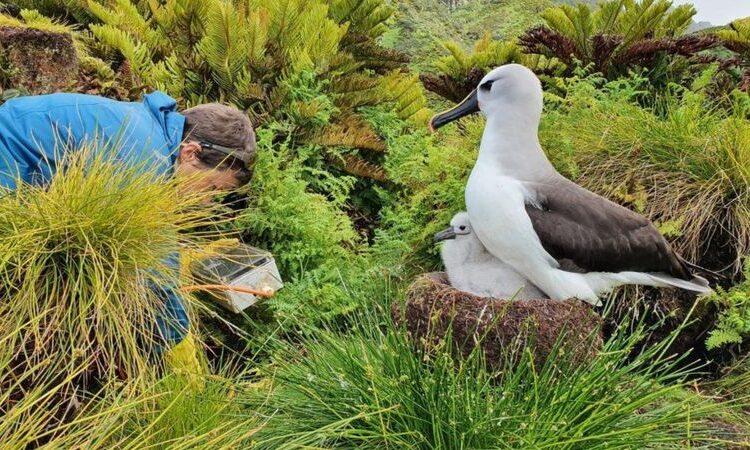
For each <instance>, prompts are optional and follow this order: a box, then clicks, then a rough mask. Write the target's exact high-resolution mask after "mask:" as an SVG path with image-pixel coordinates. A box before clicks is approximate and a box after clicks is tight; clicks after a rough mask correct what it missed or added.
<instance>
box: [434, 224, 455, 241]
mask: <svg viewBox="0 0 750 450" xmlns="http://www.w3.org/2000/svg"><path fill="white" fill-rule="evenodd" d="M455 238H456V232H455V231H453V228H452V227H451V228H446V229H445V230H443V231H441V232H439V233H436V234H435V242H436V243H437V242H443V241H447V240H449V239H455Z"/></svg>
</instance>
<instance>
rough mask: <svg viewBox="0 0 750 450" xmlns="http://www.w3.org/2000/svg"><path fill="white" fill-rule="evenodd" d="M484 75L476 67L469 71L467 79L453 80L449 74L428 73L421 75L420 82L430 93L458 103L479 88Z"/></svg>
mask: <svg viewBox="0 0 750 450" xmlns="http://www.w3.org/2000/svg"><path fill="white" fill-rule="evenodd" d="M484 75H485V72H484V70H482V69H479V68H477V67H474V68H473V69H471V70H470V71H469V74H468V75H467V77H466V78H464V79H461V80H456V79H454V78H451V77H450V76H449V75H447V74H440V75H433V74H428V73H423V74H420V75H419V80H420V81H421V82H422V85H424V87H425V89H427V90H428V91H430V92H434V93H435V94H437V95H439V96H441V97H443V98H445V99H448V100H450V101H452V102H454V103H458V102H460V101H461V100H463V99H464V98H466V96H467V95H469V93H470V92H471V91H472V90H473V89H474V88H476V87H477V85H478V84H479V82H480V81H481V80H482V78H483V77H484Z"/></svg>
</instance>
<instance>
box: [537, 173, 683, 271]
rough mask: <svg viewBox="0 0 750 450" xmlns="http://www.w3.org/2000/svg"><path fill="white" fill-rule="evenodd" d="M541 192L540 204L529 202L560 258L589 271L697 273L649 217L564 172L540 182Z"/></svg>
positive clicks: (543, 234)
mask: <svg viewBox="0 0 750 450" xmlns="http://www.w3.org/2000/svg"><path fill="white" fill-rule="evenodd" d="M535 193H536V195H537V200H538V203H539V207H538V206H536V205H526V212H527V213H528V215H529V217H530V218H531V222H532V224H533V226H534V230H535V231H536V233H537V235H538V236H539V239H540V240H541V242H542V246H544V249H545V250H547V252H548V253H549V254H550V255H552V257H554V258H555V259H557V260H560V261H562V262H568V263H570V262H572V263H573V265H575V266H577V267H579V268H581V269H583V270H585V271H587V272H623V271H634V272H661V273H666V274H669V275H671V276H673V277H676V278H681V279H684V280H690V279H691V278H692V276H691V274H690V272H689V270H688V268H687V267H686V266H685V264H684V263H683V262H682V261H681V259H680V258H679V256H677V254H676V253H675V252H674V250H672V248H671V246H670V245H669V243H668V242H667V241H666V239H664V237H663V236H662V235H661V234H660V233H659V231H658V230H657V229H656V228H655V227H654V226H653V225H652V224H651V222H649V221H648V219H646V218H645V217H643V216H641V215H639V214H636V213H634V212H633V211H630V210H629V209H627V208H624V207H622V206H620V205H618V204H616V203H613V202H611V201H609V200H607V199H605V198H603V197H600V196H598V195H596V194H594V193H592V192H589V191H587V190H586V189H583V188H582V187H580V186H578V185H576V184H574V183H572V182H570V181H568V180H566V179H564V178H561V179H559V180H554V181H553V182H551V183H549V184H538V185H537V186H535ZM562 265H563V269H564V268H565V265H566V264H562Z"/></svg>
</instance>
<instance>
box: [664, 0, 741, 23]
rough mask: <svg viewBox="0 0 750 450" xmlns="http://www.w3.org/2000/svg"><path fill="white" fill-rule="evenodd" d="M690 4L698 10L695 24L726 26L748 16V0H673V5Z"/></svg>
mask: <svg viewBox="0 0 750 450" xmlns="http://www.w3.org/2000/svg"><path fill="white" fill-rule="evenodd" d="M681 3H692V4H693V5H695V8H696V9H697V10H698V15H697V16H695V21H696V22H703V21H706V22H711V23H712V24H714V25H726V24H727V23H729V22H731V21H732V20H734V19H738V18H740V17H748V16H750V0H674V4H681Z"/></svg>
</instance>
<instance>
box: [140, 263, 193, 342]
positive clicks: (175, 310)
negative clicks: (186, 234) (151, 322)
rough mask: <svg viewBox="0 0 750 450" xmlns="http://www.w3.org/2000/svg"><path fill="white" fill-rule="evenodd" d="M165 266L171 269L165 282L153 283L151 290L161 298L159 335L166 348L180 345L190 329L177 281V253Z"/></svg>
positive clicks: (158, 324)
mask: <svg viewBox="0 0 750 450" xmlns="http://www.w3.org/2000/svg"><path fill="white" fill-rule="evenodd" d="M164 265H165V266H167V267H168V268H169V272H170V273H168V274H164V275H166V276H164V278H165V280H164V282H162V283H160V284H159V285H157V284H156V283H151V284H150V286H149V287H150V288H151V290H152V291H153V292H154V294H156V296H157V297H158V298H159V301H160V302H159V304H158V306H157V308H158V309H157V311H156V327H157V335H158V337H159V339H160V340H161V341H162V343H163V344H164V345H165V346H166V347H171V346H174V345H176V344H178V343H180V342H181V341H182V340H183V339H184V338H185V336H186V335H187V333H188V330H189V329H190V320H189V318H188V314H187V309H186V307H185V300H184V299H183V298H182V295H181V293H180V291H179V287H178V285H177V280H178V278H179V276H178V274H179V269H180V260H179V255H178V254H177V253H176V252H175V253H173V254H171V255H169V257H167V258H166V259H165V260H164Z"/></svg>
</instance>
